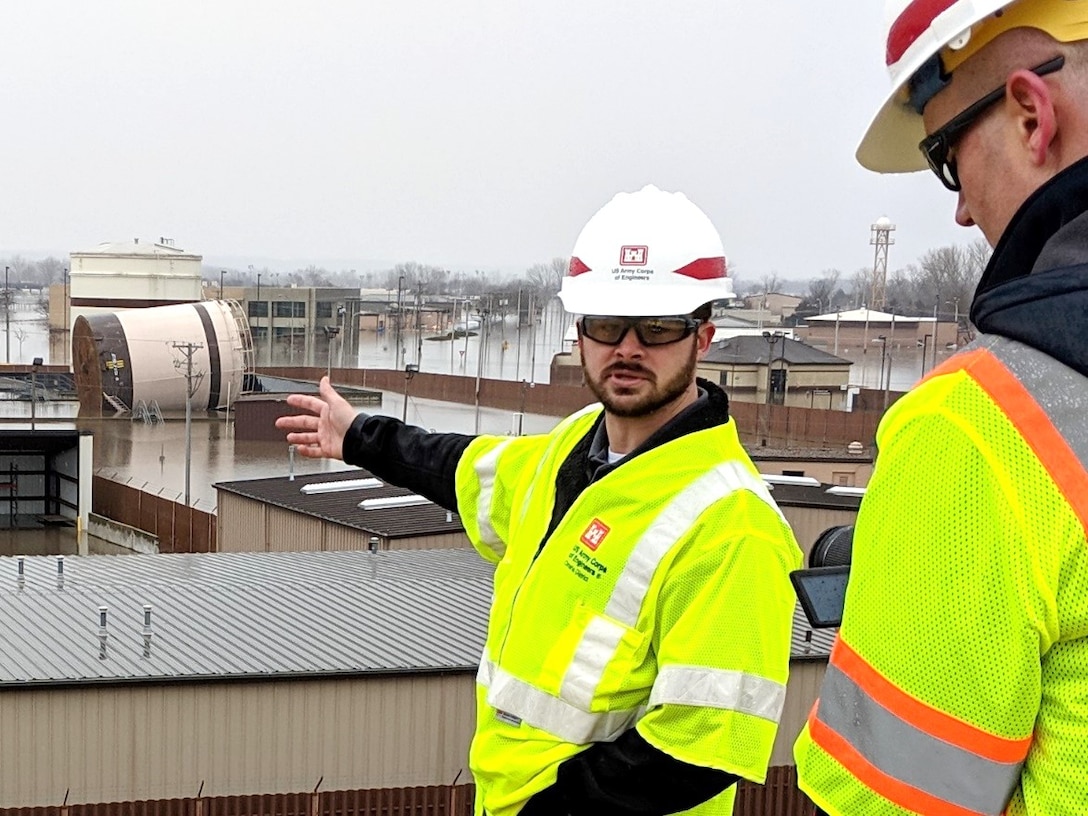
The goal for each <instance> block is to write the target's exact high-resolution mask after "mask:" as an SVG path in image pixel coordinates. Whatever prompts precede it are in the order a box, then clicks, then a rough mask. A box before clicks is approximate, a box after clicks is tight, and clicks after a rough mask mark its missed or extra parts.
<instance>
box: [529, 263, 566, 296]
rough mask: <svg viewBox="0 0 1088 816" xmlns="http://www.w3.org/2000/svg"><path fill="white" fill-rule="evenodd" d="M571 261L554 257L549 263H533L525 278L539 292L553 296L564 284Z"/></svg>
mask: <svg viewBox="0 0 1088 816" xmlns="http://www.w3.org/2000/svg"><path fill="white" fill-rule="evenodd" d="M568 266H569V262H568V260H567V259H566V258H559V257H556V258H552V259H551V260H550V261H548V262H547V263H539V264H533V265H532V266H530V267H529V268H528V269H527V270H525V280H526V281H527V282H528V284H529V286H531V287H532V288H533V289H536V291H537V293H538V294H540V295H543V296H545V297H551V296H552V295H554V294H555V293H556V292H558V291H559V287H561V286H562V285H563V278H564V277H565V276H566V274H567V268H568Z"/></svg>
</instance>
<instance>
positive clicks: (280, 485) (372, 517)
mask: <svg viewBox="0 0 1088 816" xmlns="http://www.w3.org/2000/svg"><path fill="white" fill-rule="evenodd" d="M370 475H371V474H370V473H369V472H368V471H366V470H363V469H361V468H357V469H354V470H338V471H333V472H326V473H314V474H306V475H299V476H296V477H295V479H294V480H293V481H292V480H291V479H290V478H289V477H287V476H279V477H276V478H271V479H247V480H244V481H236V482H217V483H216V484H214V485H213V487H215V488H216V489H217V490H223V491H226V492H228V493H234V494H236V495H239V496H245V497H247V498H250V499H254V500H256V501H260V502H266V503H267V504H271V505H274V506H276V507H283V508H285V509H288V510H294V511H295V512H298V513H305V514H306V515H308V516H314V517H316V518H320V519H324V520H325V521H330V522H333V523H334V524H342V525H344V526H346V527H354V528H356V529H358V530H362V531H364V532H366V533H367V534H369V535H379V536H382V537H384V538H392V539H396V538H408V537H413V536H425V535H442V534H446V533H458V532H463V531H464V529H465V528H464V525H463V524H462V523H461V517H460V516H459V515H457V514H456V513H450V512H448V511H447V510H445V509H444V508H442V507H439V506H438V505H437V504H433V503H432V502H427V503H426V504H424V505H420V506H418V507H411V508H404V507H390V508H384V509H378V510H363V509H361V508H359V506H358V504H359V502H361V501H363V499H378V498H387V497H390V496H407V495H409V494H411V492H412V491H410V490H405V489H404V488H401V487H395V486H393V485H391V484H388V483H383V486H382V487H376V488H371V489H367V490H352V491H348V492H344V493H325V494H317V495H309V496H307V495H303V493H302V492H301V491H302V487H303V486H304V485H308V484H317V483H321V482H333V481H340V480H343V479H357V478H363V477H365V476H370Z"/></svg>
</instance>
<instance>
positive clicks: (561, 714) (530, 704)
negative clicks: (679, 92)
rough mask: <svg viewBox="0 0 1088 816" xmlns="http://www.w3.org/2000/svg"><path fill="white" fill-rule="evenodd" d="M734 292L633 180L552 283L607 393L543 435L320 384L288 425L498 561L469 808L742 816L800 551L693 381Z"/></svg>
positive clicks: (691, 220)
mask: <svg viewBox="0 0 1088 816" xmlns="http://www.w3.org/2000/svg"><path fill="white" fill-rule="evenodd" d="M730 292H731V286H730V281H729V279H728V278H727V277H726V267H725V256H724V253H723V250H722V244H721V239H720V238H719V236H718V233H717V230H715V229H714V227H713V225H712V224H711V223H710V220H709V219H708V218H707V217H706V215H705V214H704V213H703V212H702V211H701V210H699V208H698V207H696V206H695V205H694V204H692V203H691V202H690V201H688V199H687V198H686V197H684V196H683V195H681V194H679V193H666V192H663V191H661V190H658V189H657V188H654V187H646V188H644V189H642V190H640V191H638V192H636V193H622V194H620V195H617V196H616V197H615V198H614V199H612V201H611V202H609V203H608V204H606V205H605V206H604V207H603V208H602V209H601V210H600V211H599V212H598V213H597V214H596V215H594V216H593V218H591V219H590V221H589V222H588V223H587V224H586V226H585V228H584V229H583V230H582V233H581V235H580V236H579V237H578V240H577V242H576V244H575V248H574V252H573V254H572V258H571V261H570V269H569V274H568V275H567V277H566V279H565V280H564V281H563V288H562V290H561V292H560V297H561V298H562V300H563V304H564V306H565V307H566V308H567V310H568V311H570V312H572V313H574V314H577V315H580V317H579V319H578V321H577V325H578V336H579V343H580V348H581V354H582V366H583V371H584V373H585V378H586V383H587V385H588V386H589V388H590V390H591V391H592V392H593V394H594V396H596V397H597V399H598V400H599V404H596V405H591V406H589V407H588V408H586V409H584V410H582V411H580V412H578V413H576V414H574V415H573V416H570V417H567V418H566V419H564V420H562V421H560V422H559V424H558V426H557V427H556V428H555V430H553V431H552V432H551V433H548V434H542V435H539V436H526V437H515V438H508V437H498V436H478V437H469V436H462V435H459V434H428V433H427V432H425V431H424V430H423V429H421V428H411V427H408V426H406V425H404V424H402V423H400V422H398V421H397V420H395V419H390V418H388V417H367V416H365V415H360V416H357V415H356V414H355V411H354V410H353V409H352V408H351V407H350V406H349V405H348V404H347V403H346V402H345V401H344V400H343V399H342V398H341V397H339V396H338V395H337V394H336V392H335V391H334V390H333V389H332V388H331V387H330V386H329V384H328V380H323V381H322V384H321V393H320V396H319V397H314V396H302V395H293V396H292V397H290V399H289V402H290V404H291V405H293V406H295V407H297V408H300V409H303V410H304V411H305V412H306V413H305V414H303V415H300V416H297V417H286V418H283V419H280V420H279V421H278V423H277V424H278V426H279V427H280V428H283V429H285V430H287V431H289V434H288V437H287V439H288V441H289V442H292V443H295V444H297V445H299V446H300V447H299V451H300V452H301V453H302V454H304V455H307V456H331V457H337V458H343V459H344V460H345V461H347V462H349V463H351V464H357V465H361V466H363V467H365V468H367V469H368V470H370V471H372V472H373V473H375V474H376V475H378V476H381V477H382V478H384V479H387V480H388V481H390V482H393V483H395V484H399V485H402V486H404V487H408V488H411V489H413V490H415V491H416V492H418V493H421V494H423V495H425V496H427V497H428V498H430V499H432V500H433V501H435V502H437V503H438V504H440V505H442V506H444V507H447V508H449V509H451V510H456V511H457V512H459V513H460V514H461V519H462V521H463V522H464V524H465V530H466V532H467V533H468V536H469V538H470V539H471V540H472V543H473V544H474V545H475V547H476V548H477V550H478V551H479V552H480V553H481V555H483V557H484V558H487V559H488V560H490V561H493V562H494V563H495V564H496V565H497V566H496V572H495V591H494V600H493V603H492V608H491V614H490V620H489V625H488V633H487V641H486V644H485V645H484V653H483V657H482V660H481V663H480V670H479V673H478V675H477V698H476V699H477V725H476V734H475V737H474V739H473V742H472V748H471V751H470V756H469V764H470V766H471V768H472V772H473V775H474V777H475V780H476V786H477V797H476V813H477V816H480V814H488V815H489V816H514V815H515V814H521V816H563V814H571V816H575V815H577V816H590V815H591V814H592V815H593V816H598V814H600V815H603V814H611V815H612V816H624V815H625V814H630V815H631V816H636V814H638V815H640V816H657V815H658V814H666V813H691V814H721V816H726V814H730V813H732V808H733V797H734V791H735V783H736V781H737V780H738V779H739V778H747V779H752V780H755V781H762V780H763V778H764V775H765V772H766V767H767V763H768V761H769V758H770V752H771V747H772V743H773V741H774V736H775V731H776V728H777V722H778V718H779V715H780V713H781V708H782V702H783V698H784V694H785V683H786V673H787V669H788V661H789V643H790V626H791V620H792V612H793V605H794V604H793V598H792V592H791V591H790V585H789V579H788V572H789V571H790V570H791V569H793V568H795V567H796V566H797V564H798V562H799V560H800V554H799V552H798V549H797V545H796V543H795V542H794V540H793V536H792V534H791V533H790V531H789V528H788V526H787V525H786V523H785V521H784V520H783V518H782V516H781V514H780V512H779V511H778V508H777V507H776V506H775V504H774V502H773V501H772V500H771V497H770V495H769V494H768V492H767V490H766V488H765V486H764V485H763V482H762V480H761V479H760V477H759V474H758V473H757V471H756V470H755V468H754V466H753V465H752V463H751V461H750V460H749V459H748V457H747V455H746V454H745V452H744V450H743V449H742V448H741V445H740V442H739V441H738V438H737V432H736V426H735V423H734V422H733V421H732V420H731V419H730V418H729V412H728V402H727V400H726V396H725V394H724V393H723V392H722V390H721V389H720V388H718V387H717V386H716V385H714V384H712V383H710V382H707V381H705V380H699V379H697V378H696V376H695V368H696V363H697V362H698V360H699V359H701V358H702V356H703V355H705V354H706V352H707V351H708V350H709V348H710V342H711V339H712V337H713V335H714V325H713V324H712V323H711V322H710V321H709V317H710V305H709V303H710V302H711V301H713V300H715V299H718V298H722V297H727V296H728V295H729V294H730Z"/></svg>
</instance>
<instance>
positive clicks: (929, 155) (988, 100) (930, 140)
mask: <svg viewBox="0 0 1088 816" xmlns="http://www.w3.org/2000/svg"><path fill="white" fill-rule="evenodd" d="M1063 65H1065V57H1063V56H1057V57H1054V58H1053V59H1049V60H1047V61H1046V62H1044V63H1043V64H1042V65H1036V66H1035V67H1034V68H1029V69H1028V70H1030V71H1031V72H1032V73H1033V74H1035V75H1036V76H1046V75H1047V74H1052V73H1054V72H1055V71H1057V70H1059V69H1061V67H1062V66H1063ZM1004 98H1005V86H1004V85H1002V86H1001V87H1000V88H997V89H995V90H993V91H990V93H988V94H986V96H984V97H982V98H981V99H979V100H978V101H977V102H974V103H972V104H971V105H968V106H967V107H966V108H964V110H962V111H961V112H960V113H958V114H956V115H955V116H953V117H952V118H951V119H949V120H948V122H947V123H945V125H944V127H942V128H939V129H938V130H935V131H933V133H931V134H929V135H928V136H926V137H925V138H924V139H922V141H920V142H919V143H918V149H919V150H921V151H922V155H923V156H925V157H926V161H927V162H929V169H930V170H932V171H933V172H934V173H936V174H937V178H939V179H940V180H941V183H942V184H943V185H944V186H945V187H947V188H948V189H949V190H951V191H952V192H958V191H959V189H960V176H959V173H958V172H957V170H956V160H955V159H954V158H952V157H951V156H949V155H948V154H949V153H950V152H951V150H952V148H953V147H955V146H956V142H958V141H959V140H960V139H962V138H963V135H964V134H965V133H966V132H967V130H968V128H970V127H971V125H973V124H974V123H975V122H976V121H977V120H978V118H979V117H980V116H981V115H982V114H983V113H985V112H986V110H987V109H988V108H989V107H990V106H991V105H994V104H995V103H997V102H1000V101H1001V100H1002V99H1004Z"/></svg>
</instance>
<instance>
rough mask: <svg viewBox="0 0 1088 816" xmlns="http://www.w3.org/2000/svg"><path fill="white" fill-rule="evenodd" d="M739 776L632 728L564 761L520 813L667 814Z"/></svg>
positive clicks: (576, 815)
mask: <svg viewBox="0 0 1088 816" xmlns="http://www.w3.org/2000/svg"><path fill="white" fill-rule="evenodd" d="M738 779H739V777H737V776H734V775H733V774H730V773H726V772H725V771H719V770H717V769H715V768H704V767H701V766H699V765H689V764H688V763H686V762H681V761H680V760H678V759H676V758H674V757H672V756H670V755H669V754H667V753H665V752H664V751H660V750H658V749H657V748H655V747H654V746H652V745H650V743H648V742H646V740H644V739H643V738H642V735H641V734H639V733H638V731H636V730H635V729H633V728H632V729H631V730H630V731H627V732H625V733H624V734H623V735H621V736H620V738H619V739H617V740H616V741H615V742H598V743H595V744H594V745H592V746H591V747H589V748H587V749H586V750H585V751H583V752H582V753H580V754H578V755H577V756H573V757H571V758H570V759H568V760H567V761H566V762H564V763H562V764H561V765H560V766H559V775H558V779H556V782H555V784H554V785H552V786H551V787H550V788H545V789H544V790H542V791H540V792H539V793H537V794H536V795H535V796H533V797H532V798H531V799H530V800H529V801H528V802H527V803H526V805H525V807H524V808H522V810H521V814H520V816H664V814H667V813H677V812H679V811H684V810H689V809H690V808H693V807H695V806H696V805H698V804H700V803H701V802H705V801H706V800H707V799H710V798H711V797H713V796H717V795H718V794H719V793H721V792H722V791H723V790H725V789H726V788H727V787H729V786H730V785H732V784H734V783H735V782H736V781H737V780H738Z"/></svg>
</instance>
